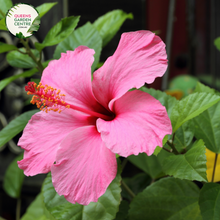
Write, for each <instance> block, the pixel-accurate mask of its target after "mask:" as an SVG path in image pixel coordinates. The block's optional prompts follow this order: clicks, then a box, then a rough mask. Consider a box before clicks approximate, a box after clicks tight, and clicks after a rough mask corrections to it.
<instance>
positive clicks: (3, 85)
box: [0, 60, 49, 92]
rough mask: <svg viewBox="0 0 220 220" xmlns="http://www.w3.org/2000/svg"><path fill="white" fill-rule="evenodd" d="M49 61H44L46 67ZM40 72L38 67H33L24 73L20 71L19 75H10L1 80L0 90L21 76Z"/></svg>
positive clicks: (29, 75)
mask: <svg viewBox="0 0 220 220" xmlns="http://www.w3.org/2000/svg"><path fill="white" fill-rule="evenodd" d="M48 63H49V60H48V61H45V62H44V63H42V65H43V67H44V68H45V67H46V66H47V65H48ZM37 72H38V69H37V68H33V69H31V70H28V71H25V72H23V73H20V74H17V75H14V76H10V77H8V78H6V79H3V80H1V81H0V92H1V91H2V90H3V89H4V88H5V87H6V86H7V85H8V84H9V83H11V82H12V81H14V80H16V79H18V78H20V77H31V76H33V75H34V74H35V73H37Z"/></svg>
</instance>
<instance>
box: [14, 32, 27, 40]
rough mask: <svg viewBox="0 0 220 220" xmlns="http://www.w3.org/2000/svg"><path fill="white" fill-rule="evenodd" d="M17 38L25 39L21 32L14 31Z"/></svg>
mask: <svg viewBox="0 0 220 220" xmlns="http://www.w3.org/2000/svg"><path fill="white" fill-rule="evenodd" d="M16 37H17V38H21V39H25V38H26V37H25V36H24V35H23V33H22V32H19V33H16Z"/></svg>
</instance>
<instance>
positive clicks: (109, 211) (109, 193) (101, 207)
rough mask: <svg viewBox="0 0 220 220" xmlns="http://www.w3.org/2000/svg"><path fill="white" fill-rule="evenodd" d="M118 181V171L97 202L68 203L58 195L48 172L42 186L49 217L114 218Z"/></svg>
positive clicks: (118, 200) (73, 219) (118, 199)
mask: <svg viewBox="0 0 220 220" xmlns="http://www.w3.org/2000/svg"><path fill="white" fill-rule="evenodd" d="M120 181H121V176H120V174H119V173H118V174H117V176H116V178H115V179H114V180H113V181H112V182H111V184H110V185H109V187H108V188H107V190H106V192H105V194H104V195H102V196H101V197H100V198H99V199H98V202H96V203H95V202H91V203H90V204H89V205H87V206H83V205H80V204H78V203H76V204H72V203H69V202H68V201H67V200H66V199H65V198H64V196H59V195H58V194H57V193H56V191H55V189H54V187H53V184H52V181H51V174H48V176H47V177H46V179H45V182H44V184H43V187H42V193H43V200H44V203H45V207H46V209H47V211H48V213H50V215H51V217H52V218H54V219H57V220H66V219H68V220H82V219H88V220H97V219H105V220H110V219H114V217H115V216H116V213H117V211H118V207H119V204H120V192H121V188H120Z"/></svg>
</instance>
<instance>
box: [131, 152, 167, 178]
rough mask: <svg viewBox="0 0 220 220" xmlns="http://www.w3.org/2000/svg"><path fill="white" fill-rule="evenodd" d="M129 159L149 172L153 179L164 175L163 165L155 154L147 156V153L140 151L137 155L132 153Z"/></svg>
mask: <svg viewBox="0 0 220 220" xmlns="http://www.w3.org/2000/svg"><path fill="white" fill-rule="evenodd" d="M128 160H129V161H130V162H131V163H133V164H134V165H135V166H137V167H138V168H139V169H141V170H143V171H144V172H145V173H147V174H149V175H150V176H151V178H152V179H156V178H158V177H161V176H163V175H164V173H163V170H162V166H161V164H160V162H159V161H158V158H157V157H156V156H155V155H151V156H147V154H146V153H140V154H138V155H137V156H135V155H131V156H129V157H128Z"/></svg>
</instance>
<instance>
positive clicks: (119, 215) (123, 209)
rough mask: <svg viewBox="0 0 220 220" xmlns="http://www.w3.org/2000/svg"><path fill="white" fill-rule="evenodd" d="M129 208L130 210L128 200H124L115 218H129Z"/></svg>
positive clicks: (124, 219)
mask: <svg viewBox="0 0 220 220" xmlns="http://www.w3.org/2000/svg"><path fill="white" fill-rule="evenodd" d="M128 210H129V204H128V202H127V201H126V200H122V201H121V204H120V206H119V211H118V213H117V215H116V218H115V219H114V220H127V215H128Z"/></svg>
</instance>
